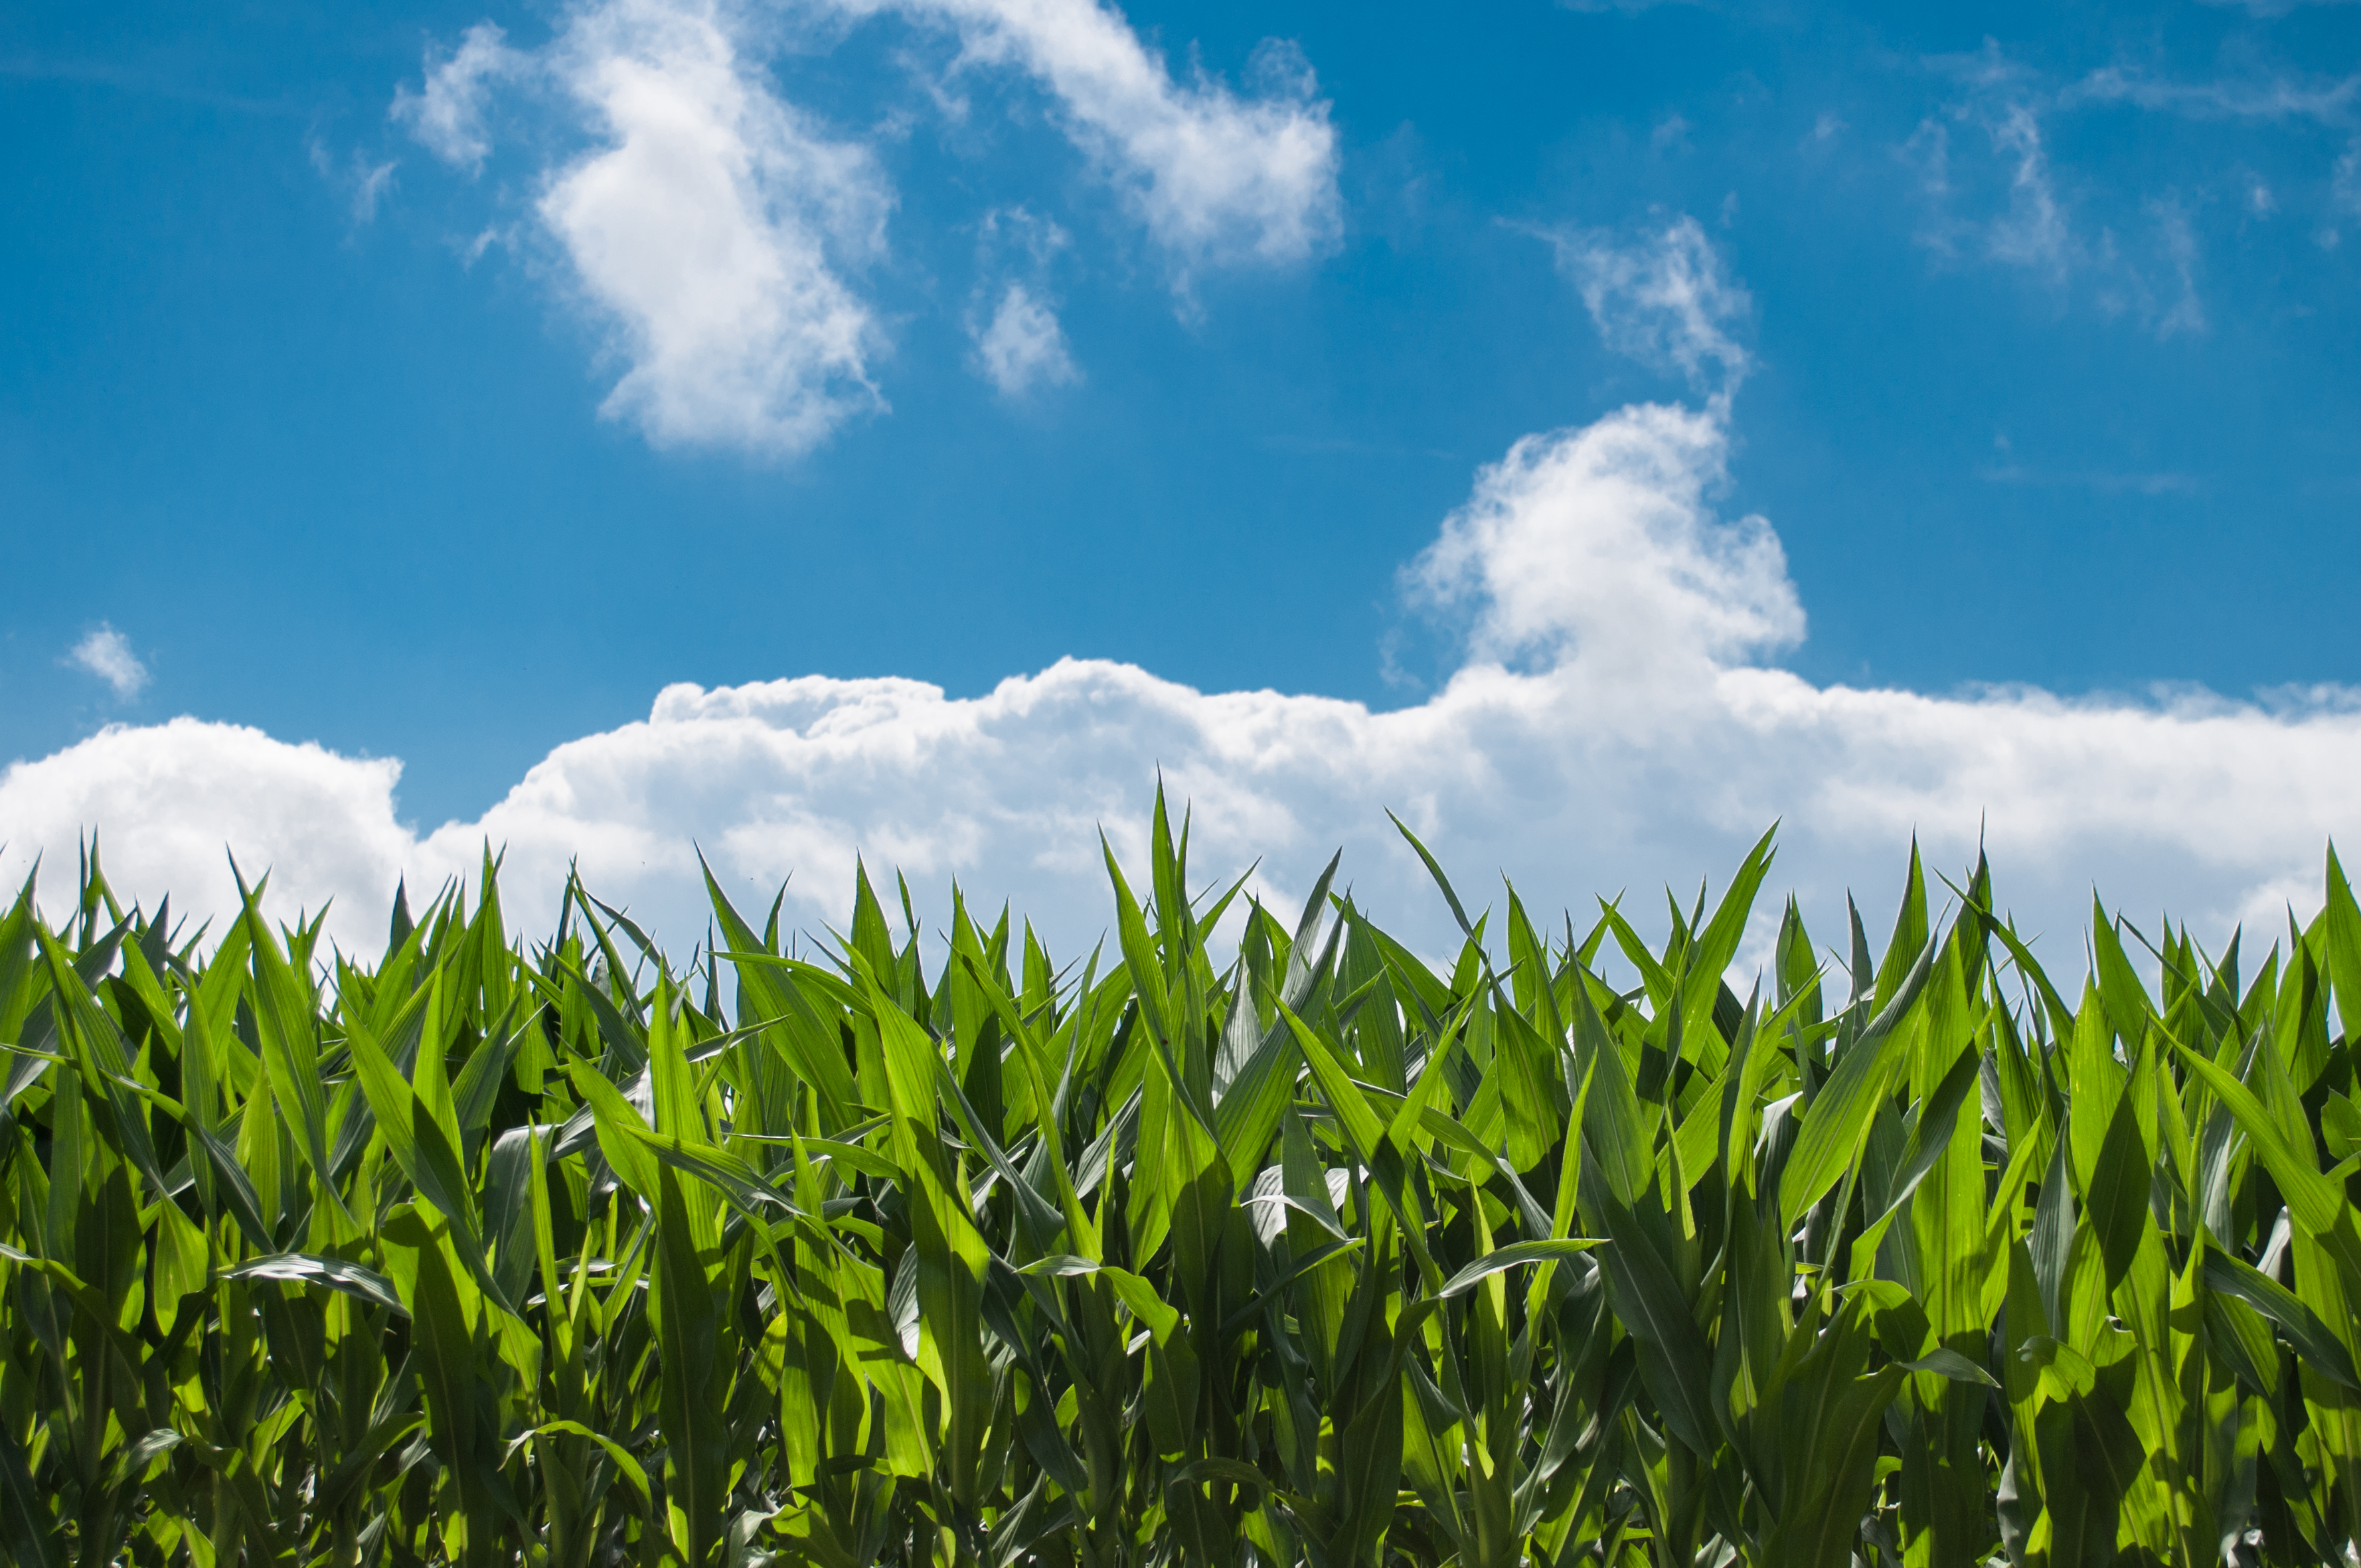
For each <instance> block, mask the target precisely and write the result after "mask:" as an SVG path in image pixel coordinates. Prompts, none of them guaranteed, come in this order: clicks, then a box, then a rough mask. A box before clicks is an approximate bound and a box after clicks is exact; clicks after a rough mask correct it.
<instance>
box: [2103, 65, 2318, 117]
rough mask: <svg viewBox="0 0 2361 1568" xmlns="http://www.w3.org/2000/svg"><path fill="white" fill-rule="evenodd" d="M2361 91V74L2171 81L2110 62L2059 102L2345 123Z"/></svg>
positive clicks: (2199, 113) (2178, 112)
mask: <svg viewBox="0 0 2361 1568" xmlns="http://www.w3.org/2000/svg"><path fill="white" fill-rule="evenodd" d="M2356 95H2361V76H2346V77H2343V78H2340V79H2338V80H2335V81H2325V80H2319V79H2314V80H2312V81H2308V82H2306V81H2297V80H2295V79H2294V78H2291V77H2288V76H2272V77H2263V78H2249V79H2246V80H2243V81H2231V80H2224V81H2220V82H2169V81H2160V80H2158V78H2156V77H2153V76H2150V75H2148V74H2147V73H2146V72H2145V71H2138V70H2136V69H2132V68H2129V67H2125V66H2116V65H2110V66H2105V67H2103V68H2101V69H2100V70H2097V71H2092V72H2091V73H2090V74H2089V75H2088V76H2085V77H2084V78H2082V80H2081V81H2080V82H2076V83H2074V84H2073V85H2072V86H2070V87H2069V88H2067V89H2066V90H2065V91H2064V92H2062V93H2059V104H2061V105H2062V106H2071V105H2073V104H2080V103H2084V102H2092V103H2125V104H2136V105H2137V106H2138V107H2140V108H2143V109H2156V110H2165V111H2169V112H2171V113H2174V114H2181V115H2191V116H2192V117H2194V118H2199V119H2245V120H2287V119H2312V120H2319V121H2322V122H2323V123H2326V124H2329V125H2345V124H2348V123H2350V122H2351V120H2352V118H2353V109H2354V104H2355V101H2356Z"/></svg>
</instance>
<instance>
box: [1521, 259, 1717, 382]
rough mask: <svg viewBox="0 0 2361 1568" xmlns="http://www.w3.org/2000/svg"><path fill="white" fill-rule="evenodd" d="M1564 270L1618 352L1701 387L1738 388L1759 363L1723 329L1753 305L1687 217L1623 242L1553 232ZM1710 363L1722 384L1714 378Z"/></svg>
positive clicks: (1560, 263) (1605, 338)
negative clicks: (1672, 370) (1673, 370)
mask: <svg viewBox="0 0 2361 1568" xmlns="http://www.w3.org/2000/svg"><path fill="white" fill-rule="evenodd" d="M1544 237H1546V238H1547V239H1548V240H1549V242H1550V244H1551V246H1552V247H1554V249H1555V250H1556V252H1557V263H1558V269H1559V270H1560V271H1562V272H1564V273H1565V275H1566V277H1567V278H1568V279H1569V280H1572V281H1573V283H1574V285H1575V287H1576V289H1577V290H1579V291H1581V293H1582V302H1583V304H1584V305H1585V306H1586V307H1587V309H1588V310H1589V312H1590V319H1591V320H1592V322H1593V323H1596V324H1597V325H1598V334H1599V336H1600V338H1601V339H1603V340H1604V341H1605V343H1606V345H1607V346H1608V347H1609V348H1610V349H1612V350H1614V351H1615V352H1616V353H1619V354H1626V355H1630V356H1631V357H1633V358H1635V359H1639V360H1641V361H1642V362H1644V363H1648V364H1652V365H1655V366H1657V367H1660V368H1673V367H1677V368H1678V369H1679V370H1680V371H1681V373H1682V374H1683V375H1685V376H1686V377H1687V378H1689V381H1690V384H1691V385H1693V386H1696V387H1697V388H1699V389H1707V388H1708V387H1714V388H1715V389H1716V390H1717V392H1718V394H1719V395H1720V396H1722V397H1724V398H1727V396H1728V395H1729V394H1730V392H1733V391H1735V390H1736V389H1737V386H1738V383H1739V381H1740V380H1741V379H1742V378H1744V377H1745V375H1746V372H1747V370H1748V368H1749V367H1750V366H1751V364H1752V361H1751V360H1750V359H1749V357H1748V356H1747V353H1746V350H1745V349H1743V348H1741V346H1739V345H1738V343H1737V342H1736V341H1735V340H1734V339H1733V338H1731V337H1730V334H1729V333H1728V332H1726V331H1725V330H1724V327H1725V324H1726V323H1731V322H1736V321H1738V320H1741V318H1743V317H1744V316H1745V314H1746V313H1747V312H1748V311H1749V310H1750V309H1751V308H1752V305H1753V301H1752V299H1750V298H1749V297H1748V295H1747V292H1746V291H1745V289H1744V288H1742V287H1741V286H1740V285H1739V284H1738V283H1736V282H1734V281H1732V280H1730V277H1729V275H1728V274H1727V272H1726V271H1725V270H1724V269H1723V267H1722V264H1721V258H1720V256H1719V253H1717V252H1716V251H1715V250H1714V248H1713V243H1712V241H1710V240H1708V238H1707V237H1706V232H1705V229H1704V228H1703V227H1702V226H1701V225H1699V224H1698V223H1697V220H1696V219H1695V218H1693V217H1689V216H1687V215H1686V214H1684V215H1682V216H1681V217H1679V218H1676V219H1675V220H1674V221H1673V222H1672V223H1671V224H1670V225H1667V226H1665V227H1664V229H1663V230H1661V231H1659V232H1656V233H1653V234H1647V235H1643V236H1639V237H1638V238H1637V239H1636V240H1629V241H1627V240H1624V239H1621V238H1619V237H1618V236H1613V235H1610V234H1607V233H1605V232H1603V231H1600V230H1596V229H1585V230H1575V231H1567V230H1553V231H1549V232H1547V233H1546V234H1545V235H1544ZM1708 365H1711V366H1712V367H1715V369H1716V370H1718V371H1719V377H1718V382H1719V385H1718V387H1716V381H1717V378H1715V377H1710V376H1708V374H1707V367H1708Z"/></svg>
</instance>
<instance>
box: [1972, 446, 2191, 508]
mask: <svg viewBox="0 0 2361 1568" xmlns="http://www.w3.org/2000/svg"><path fill="white" fill-rule="evenodd" d="M1976 477H1977V478H1979V479H1982V480H1983V481H1984V482H1985V483H1986V484H1991V485H2026V486H2032V487H2036V488H2061V489H2077V490H2089V491H2091V492H2092V493H2093V494H2096V495H2103V496H2118V495H2138V496H2185V495H2197V494H2201V493H2202V492H2203V491H2204V490H2205V489H2207V488H2209V487H2208V486H2207V484H2206V482H2205V481H2204V480H2203V479H2202V478H2201V477H2198V476H2196V475H2194V474H2184V473H2180V472H2177V471H2175V470H2172V469H2169V468H2158V469H2148V470H2145V471H2117V470H2112V469H2105V468H2072V469H2059V468H2044V467H2040V466H2030V465H2027V464H2026V463H2024V462H2021V461H2019V460H2018V458H2017V456H2016V452H2015V447H2014V446H2013V445H2012V444H2011V443H2010V441H2009V438H2008V437H2007V436H2006V435H2000V436H1996V437H1994V438H1993V460H1992V461H1991V462H1989V463H1986V464H1983V465H1982V466H1979V467H1978V468H1977V469H1976Z"/></svg>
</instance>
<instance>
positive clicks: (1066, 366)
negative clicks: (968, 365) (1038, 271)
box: [972, 283, 1082, 398]
mask: <svg viewBox="0 0 2361 1568" xmlns="http://www.w3.org/2000/svg"><path fill="white" fill-rule="evenodd" d="M972 335H973V336H974V338H975V360H976V367H977V368H978V369H979V370H980V371H981V372H982V373H983V378H984V379H985V380H987V381H990V382H991V383H992V384H993V386H994V387H995V388H997V389H999V390H1000V392H1001V395H1002V396H1004V397H1010V398H1016V397H1022V396H1024V395H1025V394H1026V393H1027V392H1029V391H1032V390H1033V389H1036V388H1038V387H1063V386H1071V385H1072V384H1073V383H1074V382H1076V381H1079V380H1081V379H1082V371H1081V370H1079V369H1077V368H1076V367H1075V366H1074V359H1073V356H1072V355H1071V353H1069V352H1068V351H1067V348H1066V333H1065V329H1064V328H1063V327H1061V326H1060V325H1059V324H1058V317H1057V313H1055V312H1053V311H1052V310H1050V309H1049V306H1048V305H1046V304H1044V303H1042V302H1040V301H1039V300H1037V299H1035V298H1034V297H1033V293H1032V291H1030V290H1028V289H1027V288H1026V287H1025V285H1024V284H1022V283H1011V284H1009V285H1008V288H1007V290H1006V291H1005V292H1003V293H1002V295H1001V296H1000V303H999V304H998V305H997V306H996V307H994V310H993V313H992V320H991V321H990V322H989V323H981V324H977V325H975V326H973V327H972Z"/></svg>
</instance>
